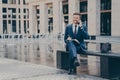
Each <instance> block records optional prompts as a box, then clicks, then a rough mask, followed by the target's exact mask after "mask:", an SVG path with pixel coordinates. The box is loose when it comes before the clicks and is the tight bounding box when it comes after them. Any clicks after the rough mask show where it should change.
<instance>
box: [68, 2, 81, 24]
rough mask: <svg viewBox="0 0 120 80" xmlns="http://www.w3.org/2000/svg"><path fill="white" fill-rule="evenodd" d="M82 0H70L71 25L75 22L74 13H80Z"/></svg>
mask: <svg viewBox="0 0 120 80" xmlns="http://www.w3.org/2000/svg"><path fill="white" fill-rule="evenodd" d="M79 1H80V0H69V5H68V6H69V23H71V22H72V21H73V13H75V12H79Z"/></svg>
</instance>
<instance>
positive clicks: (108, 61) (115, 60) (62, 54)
mask: <svg viewBox="0 0 120 80" xmlns="http://www.w3.org/2000/svg"><path fill="white" fill-rule="evenodd" d="M81 54H82V55H88V56H99V57H100V76H101V77H103V78H107V79H113V78H119V79H120V54H119V53H113V52H108V53H101V52H94V51H86V52H85V53H81ZM56 58H57V68H60V69H65V70H68V66H69V62H68V58H69V53H68V52H67V51H62V50H58V51H57V56H56Z"/></svg>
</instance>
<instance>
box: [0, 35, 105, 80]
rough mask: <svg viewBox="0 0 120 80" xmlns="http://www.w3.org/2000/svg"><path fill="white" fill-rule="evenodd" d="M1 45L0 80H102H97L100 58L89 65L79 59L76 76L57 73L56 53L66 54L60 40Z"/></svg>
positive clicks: (84, 59) (3, 43)
mask: <svg viewBox="0 0 120 80" xmlns="http://www.w3.org/2000/svg"><path fill="white" fill-rule="evenodd" d="M0 44H1V45H0V80H105V79H102V78H100V77H99V76H100V72H99V69H100V65H99V63H100V62H99V58H98V60H97V61H96V60H92V62H88V60H87V56H82V57H79V60H80V64H81V66H79V67H78V68H77V75H68V74H67V72H66V71H63V70H60V69H57V65H56V51H57V50H65V46H64V45H65V44H64V42H63V40H58V39H56V38H53V37H51V38H46V39H42V38H41V39H32V40H31V39H26V40H11V39H10V40H0ZM88 63H90V64H89V65H88ZM88 75H91V76H88ZM95 76H96V77H95Z"/></svg>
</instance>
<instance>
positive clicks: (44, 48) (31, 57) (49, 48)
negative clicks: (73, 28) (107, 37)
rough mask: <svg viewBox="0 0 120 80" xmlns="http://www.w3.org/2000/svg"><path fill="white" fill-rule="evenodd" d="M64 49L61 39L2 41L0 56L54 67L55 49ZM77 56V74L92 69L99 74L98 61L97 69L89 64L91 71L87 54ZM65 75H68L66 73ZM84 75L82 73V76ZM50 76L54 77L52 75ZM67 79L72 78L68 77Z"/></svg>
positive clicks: (86, 72)
mask: <svg viewBox="0 0 120 80" xmlns="http://www.w3.org/2000/svg"><path fill="white" fill-rule="evenodd" d="M28 42H29V41H28ZM46 42H47V43H46ZM64 49H65V47H64V43H63V41H59V42H58V41H56V40H47V41H45V40H44V41H41V40H37V41H33V42H30V43H25V42H23V43H21V42H20V43H9V44H5V43H3V44H2V45H0V56H1V57H5V58H10V59H15V60H19V61H24V62H31V63H35V64H42V65H47V66H50V67H56V50H64ZM79 58H80V59H79V60H80V63H81V66H80V67H78V68H77V73H78V74H79V75H80V74H90V73H89V72H92V71H93V73H94V71H98V73H95V74H96V75H95V76H99V62H97V61H96V63H97V64H98V65H97V68H98V69H97V68H96V65H93V64H91V65H92V67H93V68H92V69H91V71H89V69H88V67H89V66H88V61H87V56H82V57H79ZM59 75H61V74H59ZM66 76H69V75H66ZM84 76H85V75H84ZM84 76H83V75H82V77H84ZM51 77H54V75H53V76H51ZM56 77H57V75H56ZM61 77H62V76H61ZM44 78H45V77H44V76H43V80H44ZM63 78H65V76H63ZM66 78H69V77H66ZM75 78H76V79H75V80H77V77H75ZM23 80H25V79H23ZM30 80H32V79H30ZM34 80H37V79H34ZM57 80H58V79H57ZM67 80H74V79H71V78H70V79H67ZM89 80H90V79H89Z"/></svg>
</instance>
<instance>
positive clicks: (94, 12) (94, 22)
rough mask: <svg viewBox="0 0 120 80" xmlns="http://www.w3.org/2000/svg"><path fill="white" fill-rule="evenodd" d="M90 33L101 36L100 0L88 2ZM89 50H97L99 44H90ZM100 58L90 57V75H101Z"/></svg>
mask: <svg viewBox="0 0 120 80" xmlns="http://www.w3.org/2000/svg"><path fill="white" fill-rule="evenodd" d="M88 33H89V35H99V34H100V0H88ZM88 48H89V49H88V50H97V51H98V49H97V48H99V44H88ZM98 63H99V58H98V57H94V56H88V68H89V73H90V74H92V75H100V73H99V66H100V65H99V64H98Z"/></svg>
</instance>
